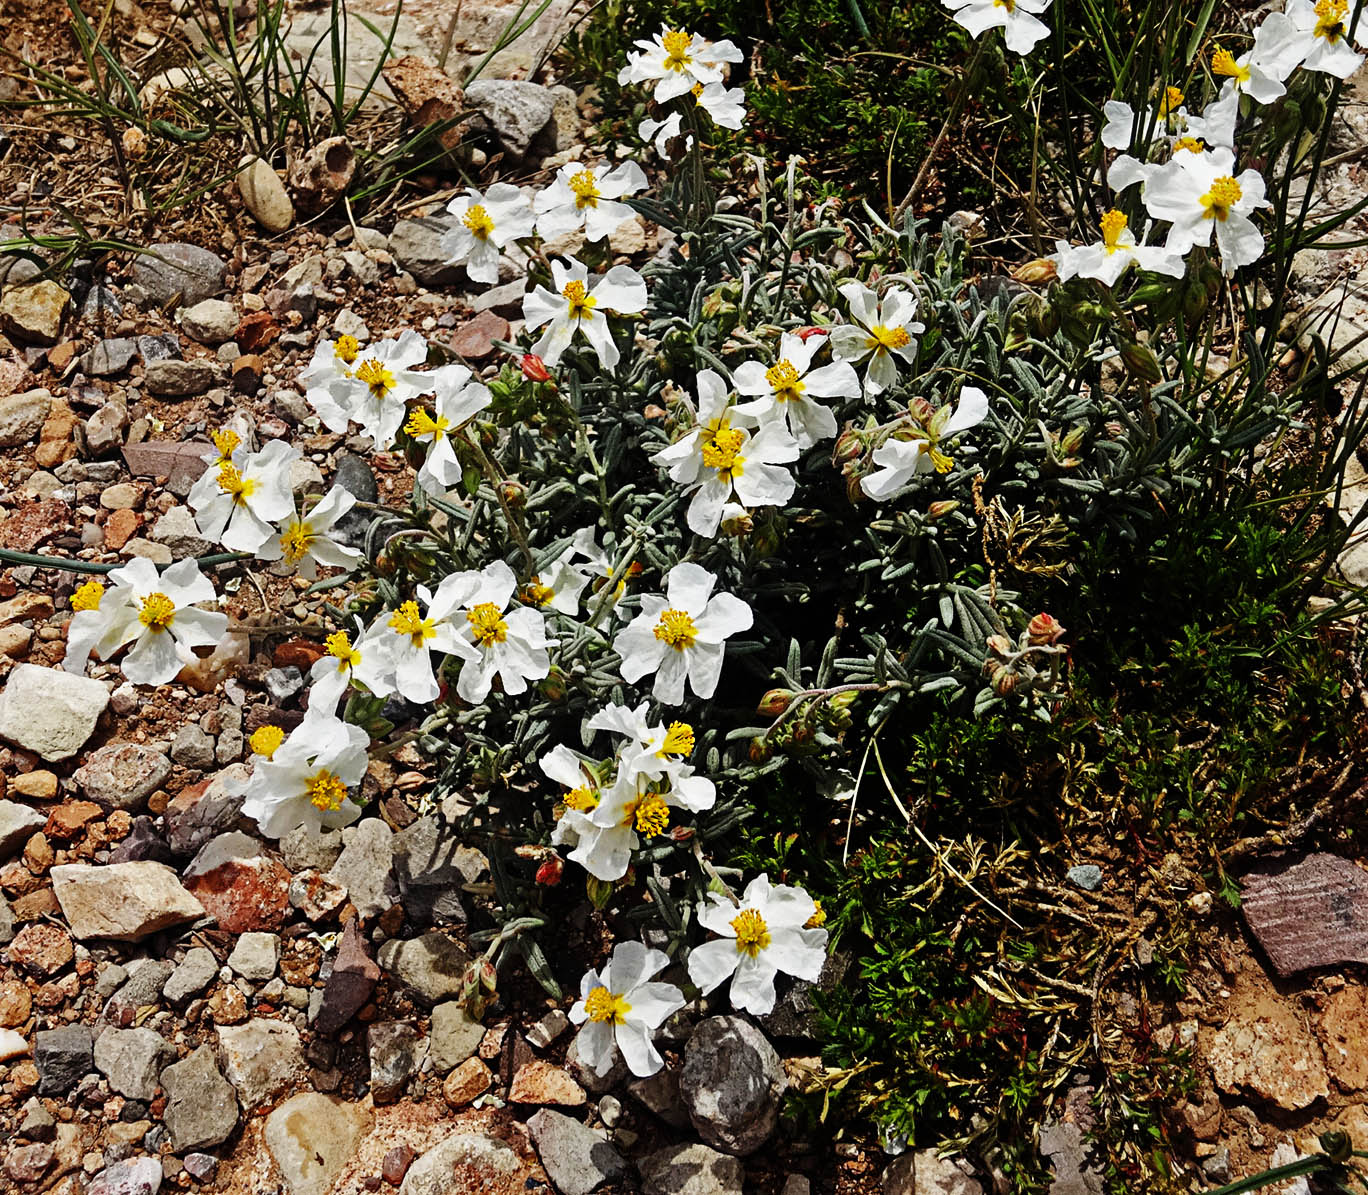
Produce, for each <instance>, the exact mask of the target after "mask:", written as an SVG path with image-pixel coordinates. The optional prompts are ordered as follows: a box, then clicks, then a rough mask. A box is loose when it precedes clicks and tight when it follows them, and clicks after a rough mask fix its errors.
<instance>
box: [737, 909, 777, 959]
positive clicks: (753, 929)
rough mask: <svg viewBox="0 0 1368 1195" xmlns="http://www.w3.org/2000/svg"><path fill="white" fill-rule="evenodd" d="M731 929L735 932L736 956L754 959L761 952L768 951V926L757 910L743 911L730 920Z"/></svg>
mask: <svg viewBox="0 0 1368 1195" xmlns="http://www.w3.org/2000/svg"><path fill="white" fill-rule="evenodd" d="M731 927H732V929H734V930H735V931H736V953H737V954H748V955H750V956H751V958H754V957H755V956H756V955H757V954H759V953H760V952H761V951H762V950H767V949H769V944H770V932H769V926H768V925H766V924H765V919H764V918H763V917H762V916H760V913H759V912H758V911H757V910H755V909H743V910H742V911H741V912H740V913H738V914H737V915H736V916H735V917H733V918H732V923H731Z"/></svg>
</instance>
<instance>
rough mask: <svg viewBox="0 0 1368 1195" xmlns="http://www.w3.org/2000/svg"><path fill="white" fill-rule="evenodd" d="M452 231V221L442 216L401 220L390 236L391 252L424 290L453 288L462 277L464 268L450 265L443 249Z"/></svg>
mask: <svg viewBox="0 0 1368 1195" xmlns="http://www.w3.org/2000/svg"><path fill="white" fill-rule="evenodd" d="M452 227H453V219H452V218H451V217H449V216H445V215H442V216H424V217H423V218H422V219H419V220H400V221H399V222H398V223H397V224H395V226H394V231H393V232H392V233H390V252H391V253H393V254H394V259H395V260H396V261H397V262H398V263H399V264H400V265H401V266H402V267H403V268H404V269H405V270H407V271H408V272H409V273H410V274H412V275H413V277H414V278H415V279H416V280H417V281H418V282H420V283H421V284H422V285H423V286H428V287H438V286H452V285H454V284H455V283H457V282H459V281H460V280H461V279H462V278H463V277H464V276H465V268H464V267H463V266H458V265H452V264H451V261H450V259H449V258H448V256H447V254H446V252H445V250H443V248H442V239H443V237H445V235H446V234H447V232H448V231H449V230H450V229H451V228H452Z"/></svg>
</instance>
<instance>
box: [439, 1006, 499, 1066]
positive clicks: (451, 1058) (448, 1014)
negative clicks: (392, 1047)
mask: <svg viewBox="0 0 1368 1195" xmlns="http://www.w3.org/2000/svg"><path fill="white" fill-rule="evenodd" d="M484 1035H485V1027H484V1026H483V1025H482V1024H480V1022H479V1021H476V1020H473V1019H472V1018H471V1016H470V1014H469V1013H468V1012H466V1010H465V1006H464V1005H462V1004H461V1003H460V1002H459V1001H456V1000H448V1001H446V1002H445V1003H444V1004H439V1005H437V1007H436V1008H434V1009H433V1010H432V1027H431V1031H430V1034H429V1044H428V1053H429V1054H431V1056H432V1066H433V1069H434V1070H436V1071H438V1072H439V1073H445V1072H446V1071H449V1070H451V1069H452V1068H453V1067H457V1066H460V1065H461V1063H463V1062H464V1061H465V1060H466V1059H467V1058H470V1057H471V1056H473V1055H474V1053H475V1051H476V1050H478V1049H479V1048H480V1041H481V1040H482V1039H483V1037H484Z"/></svg>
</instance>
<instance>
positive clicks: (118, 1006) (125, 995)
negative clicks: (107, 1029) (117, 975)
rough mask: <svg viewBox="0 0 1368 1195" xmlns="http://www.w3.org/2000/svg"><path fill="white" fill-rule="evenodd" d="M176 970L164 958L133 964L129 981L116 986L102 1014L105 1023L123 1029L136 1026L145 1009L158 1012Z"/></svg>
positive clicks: (129, 970)
mask: <svg viewBox="0 0 1368 1195" xmlns="http://www.w3.org/2000/svg"><path fill="white" fill-rule="evenodd" d="M175 969H176V968H175V964H174V963H171V962H169V961H168V960H166V959H160V958H145V959H138V960H136V961H134V962H130V963H129V964H128V973H127V975H126V977H125V981H124V982H123V983H122V984H118V985H116V990H115V992H114V994H113V995H112V996H111V997H110V999H109V1001H108V1003H106V1004H105V1006H104V1009H103V1010H102V1012H101V1014H100V1015H101V1017H102V1018H103V1020H104V1021H106V1022H107V1023H108V1024H111V1025H118V1026H121V1027H123V1026H128V1025H131V1024H133V1022H134V1021H135V1020H136V1019H137V1017H138V1014H139V1013H142V1012H143V1010H144V1009H147V1008H155V1007H156V1006H157V1004H159V1003H160V1002H161V998H162V992H163V990H164V989H165V987H166V981H167V980H168V979H170V978H171V973H172V972H173V971H174V970H175ZM117 970H122V968H118V969H117ZM143 1015H146V1014H145V1013H144V1014H143Z"/></svg>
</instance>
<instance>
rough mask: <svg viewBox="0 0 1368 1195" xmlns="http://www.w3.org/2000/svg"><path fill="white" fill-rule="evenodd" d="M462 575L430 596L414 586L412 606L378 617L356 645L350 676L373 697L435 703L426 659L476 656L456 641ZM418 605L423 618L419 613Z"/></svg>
mask: <svg viewBox="0 0 1368 1195" xmlns="http://www.w3.org/2000/svg"><path fill="white" fill-rule="evenodd" d="M465 576H466V574H461V573H457V574H453V576H450V577H447V578H445V579H444V580H443V581H442V583H441V584H440V585H439V586H438V587H437V592H436V593H435V594H434V593H432V592H431V591H430V590H429V589H428V588H427V587H426V586H424V585H419V586H418V598H417V600H415V599H413V598H410V599H409V600H408V601H406V602H402V603H401V604H400V606H399V608H398V609H397V610H395V611H393V612H392V613H391V614H390V615H389V617H388V618H387V617H386V616H385V615H383V614H382V615H381V616H380V617H379V618H378V619H376V621H375V622H373V623H372V624H371V625H370V626H369V627H368V628H367V629H366V632H365V634H364V635H362V636H361V638H360V640H359V641H358V642H357V644H356V650H357V651H358V652H359V653H360V656H361V659H360V662H359V663H356V664H353V665H352V669H351V673H352V676H353V677H354V678H355V679H356V680H358V681H360V682H361V683H362V684H363V685H365V686H366V688H368V689H369V690H370V691H371V692H372V693H374V694H376V695H377V696H379V697H388V696H389V695H390V694H391V693H398V694H399V695H400V696H401V697H406V698H407V699H408V700H409V701H418V702H427V701H435V700H436V698H437V695H438V694H439V693H440V692H441V687H440V686H439V685H438V684H437V677H436V675H435V674H434V672H433V668H432V653H433V652H434V651H437V652H444V653H445V654H447V655H455V656H460V657H461V658H462V659H463V660H473V659H475V658H476V657H477V655H478V653H477V652H476V651H475V649H474V648H473V647H472V646H471V645H470V644H469V643H468V642H467V641H466V640H465V639H463V638H462V637H461V635H460V633H459V631H458V628H457V624H458V622H459V623H464V622H465V618H464V616H463V614H462V612H461V610H460V605H461V597H462V596H463V593H464V589H465V583H464V581H463V580H460V578H463V577H465ZM419 601H421V602H422V603H423V605H424V606H425V607H426V608H427V614H426V616H424V614H423V611H422V610H421V609H420V608H419V606H418V602H419Z"/></svg>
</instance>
